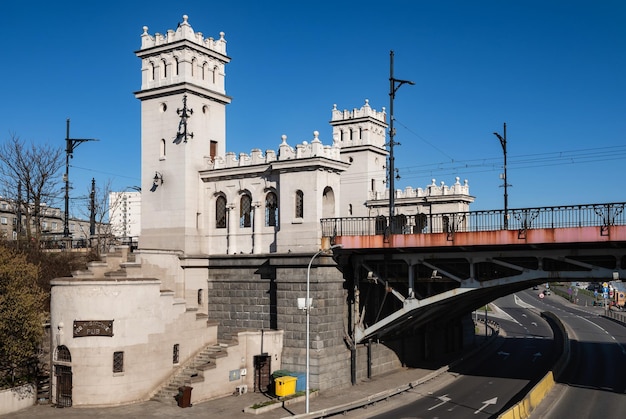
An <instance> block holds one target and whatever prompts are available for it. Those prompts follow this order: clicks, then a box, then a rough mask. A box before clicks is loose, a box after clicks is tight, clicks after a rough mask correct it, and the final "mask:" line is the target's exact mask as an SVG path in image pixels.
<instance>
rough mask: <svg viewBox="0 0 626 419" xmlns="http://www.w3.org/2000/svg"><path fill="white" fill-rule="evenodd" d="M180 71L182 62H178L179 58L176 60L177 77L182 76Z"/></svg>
mask: <svg viewBox="0 0 626 419" xmlns="http://www.w3.org/2000/svg"><path fill="white" fill-rule="evenodd" d="M179 70H180V62H179V61H178V58H176V75H177V76H178V75H179V74H180V73H179Z"/></svg>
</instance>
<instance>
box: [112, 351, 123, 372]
mask: <svg viewBox="0 0 626 419" xmlns="http://www.w3.org/2000/svg"><path fill="white" fill-rule="evenodd" d="M113 372H124V352H122V351H119V352H113Z"/></svg>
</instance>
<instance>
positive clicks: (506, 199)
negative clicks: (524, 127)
mask: <svg viewBox="0 0 626 419" xmlns="http://www.w3.org/2000/svg"><path fill="white" fill-rule="evenodd" d="M493 135H495V136H496V137H498V140H500V145H501V146H502V151H503V152H504V175H503V177H504V179H503V180H504V229H505V230H508V228H509V193H508V189H507V187H508V186H509V182H508V178H507V177H506V122H505V123H504V136H501V135H500V134H498V133H497V132H494V133H493Z"/></svg>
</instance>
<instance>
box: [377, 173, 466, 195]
mask: <svg viewBox="0 0 626 419" xmlns="http://www.w3.org/2000/svg"><path fill="white" fill-rule="evenodd" d="M450 195H457V196H458V195H467V196H469V195H470V193H469V184H468V181H467V179H465V181H464V182H463V184H461V178H459V177H458V176H457V177H456V178H455V182H454V184H453V185H450V186H448V185H446V184H445V183H444V182H443V181H442V182H440V183H439V185H437V183H436V181H435V179H432V180H431V184H430V185H428V186H427V187H425V188H423V189H422V188H417V189H415V188H413V187H411V186H407V187H406V188H404V190H402V189H397V190H396V198H398V199H402V198H430V197H444V196H450ZM370 199H374V200H378V199H389V197H388V191H384V192H370Z"/></svg>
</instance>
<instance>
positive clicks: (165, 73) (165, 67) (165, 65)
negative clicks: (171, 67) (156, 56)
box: [161, 60, 167, 78]
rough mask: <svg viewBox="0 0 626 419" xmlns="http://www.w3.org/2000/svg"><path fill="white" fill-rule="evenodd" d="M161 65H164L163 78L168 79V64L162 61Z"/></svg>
mask: <svg viewBox="0 0 626 419" xmlns="http://www.w3.org/2000/svg"><path fill="white" fill-rule="evenodd" d="M161 64H163V78H167V62H166V61H165V60H161Z"/></svg>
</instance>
